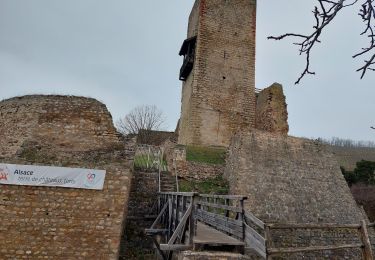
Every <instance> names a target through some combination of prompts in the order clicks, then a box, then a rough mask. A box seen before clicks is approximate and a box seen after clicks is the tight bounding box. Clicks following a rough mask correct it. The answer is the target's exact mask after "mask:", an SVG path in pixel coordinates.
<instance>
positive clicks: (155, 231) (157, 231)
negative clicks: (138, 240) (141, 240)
mask: <svg viewBox="0 0 375 260" xmlns="http://www.w3.org/2000/svg"><path fill="white" fill-rule="evenodd" d="M145 232H146V234H147V235H155V234H165V233H167V232H168V229H150V228H147V229H145Z"/></svg>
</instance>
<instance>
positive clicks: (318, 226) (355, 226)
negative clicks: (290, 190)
mask: <svg viewBox="0 0 375 260" xmlns="http://www.w3.org/2000/svg"><path fill="white" fill-rule="evenodd" d="M266 225H267V226H268V227H270V228H271V229H292V228H301V229H303V228H306V229H330V228H347V229H359V228H361V225H360V224H330V223H322V224H298V223H280V224H279V223H277V224H276V223H275V224H268V223H267V224H266Z"/></svg>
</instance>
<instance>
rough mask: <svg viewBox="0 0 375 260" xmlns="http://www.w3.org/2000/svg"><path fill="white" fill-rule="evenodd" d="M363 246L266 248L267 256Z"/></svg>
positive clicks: (360, 245) (359, 245)
mask: <svg viewBox="0 0 375 260" xmlns="http://www.w3.org/2000/svg"><path fill="white" fill-rule="evenodd" d="M362 246H363V244H348V245H337V246H335V245H332V246H309V247H286V248H268V249H267V254H268V255H273V256H274V255H279V254H290V253H300V252H310V251H324V250H339V249H348V248H361V247H362Z"/></svg>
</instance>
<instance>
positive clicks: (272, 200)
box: [224, 130, 367, 259]
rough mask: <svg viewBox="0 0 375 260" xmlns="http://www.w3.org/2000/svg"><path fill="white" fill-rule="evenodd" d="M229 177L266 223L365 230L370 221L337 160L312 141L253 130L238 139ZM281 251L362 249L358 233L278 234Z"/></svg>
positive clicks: (323, 254) (345, 255)
mask: <svg viewBox="0 0 375 260" xmlns="http://www.w3.org/2000/svg"><path fill="white" fill-rule="evenodd" d="M224 176H225V177H226V178H227V179H228V180H229V183H230V189H231V193H234V194H243V195H246V196H248V200H247V201H246V202H245V207H246V208H247V209H248V210H250V211H251V212H253V213H254V214H255V215H256V216H257V217H258V218H260V219H261V220H263V221H265V222H266V223H290V222H294V223H337V224H359V223H360V221H361V220H363V219H367V218H366V216H365V214H364V212H363V211H362V210H361V209H360V208H359V206H358V205H357V204H356V202H355V200H354V199H353V197H352V195H351V192H350V189H349V187H348V185H347V184H346V182H345V179H344V177H343V175H342V174H341V171H340V168H339V165H338V164H337V161H336V158H335V156H334V155H333V154H332V153H331V152H330V151H329V149H328V147H327V146H325V145H322V144H321V143H319V142H314V141H311V140H307V139H302V138H295V137H287V136H282V135H276V134H271V133H267V132H263V131H258V130H253V131H251V132H249V133H243V134H238V135H236V136H235V137H234V138H233V140H232V143H231V146H230V148H229V155H228V160H227V166H226V170H225V174H224ZM271 235H272V239H271V241H272V243H273V244H274V246H275V247H296V246H297V247H304V246H319V245H320V246H323V245H332V244H341V245H342V244H346V243H349V244H350V243H357V242H358V241H359V236H358V232H357V231H356V230H354V231H353V230H352V231H349V230H345V229H339V230H338V229H336V230H327V231H324V230H301V229H299V230H282V231H281V230H280V231H278V230H272V231H271ZM359 255H360V250H359V249H358V250H339V251H320V252H315V253H304V254H294V255H293V256H290V255H289V256H288V255H286V256H285V258H281V259H301V258H305V259H325V258H327V259H328V258H329V259H333V258H335V257H338V259H341V257H342V259H358V258H357V257H358V256H359Z"/></svg>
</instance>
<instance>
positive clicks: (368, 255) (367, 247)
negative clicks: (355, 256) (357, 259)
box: [360, 220, 374, 260]
mask: <svg viewBox="0 0 375 260" xmlns="http://www.w3.org/2000/svg"><path fill="white" fill-rule="evenodd" d="M360 232H361V240H362V243H363V249H362V250H363V256H364V259H365V260H373V259H374V258H373V254H372V249H371V243H370V239H369V237H368V232H367V224H366V221H364V220H362V221H361V228H360Z"/></svg>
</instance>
